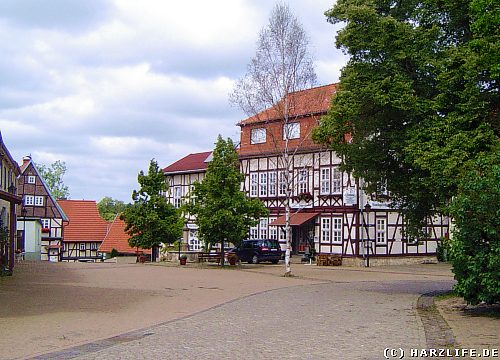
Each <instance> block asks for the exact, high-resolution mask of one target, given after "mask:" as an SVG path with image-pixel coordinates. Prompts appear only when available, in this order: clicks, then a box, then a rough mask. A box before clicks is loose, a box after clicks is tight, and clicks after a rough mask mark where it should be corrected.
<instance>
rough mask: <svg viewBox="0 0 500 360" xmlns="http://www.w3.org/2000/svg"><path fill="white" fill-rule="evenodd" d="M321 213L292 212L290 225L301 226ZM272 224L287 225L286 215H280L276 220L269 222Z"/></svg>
mask: <svg viewBox="0 0 500 360" xmlns="http://www.w3.org/2000/svg"><path fill="white" fill-rule="evenodd" d="M318 215H319V213H295V214H290V225H291V226H300V225H302V224H304V223H306V222H308V221H309V220H311V219H314V218H315V217H316V216H318ZM269 225H270V226H285V215H282V216H279V217H278V218H277V219H276V220H274V221H273V222H272V223H270V224H269Z"/></svg>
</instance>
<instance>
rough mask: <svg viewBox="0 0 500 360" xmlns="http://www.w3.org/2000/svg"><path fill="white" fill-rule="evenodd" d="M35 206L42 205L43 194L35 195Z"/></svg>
mask: <svg viewBox="0 0 500 360" xmlns="http://www.w3.org/2000/svg"><path fill="white" fill-rule="evenodd" d="M35 206H43V196H35Z"/></svg>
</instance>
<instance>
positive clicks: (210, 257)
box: [198, 253, 220, 263]
mask: <svg viewBox="0 0 500 360" xmlns="http://www.w3.org/2000/svg"><path fill="white" fill-rule="evenodd" d="M202 261H217V263H220V254H219V253H198V262H202Z"/></svg>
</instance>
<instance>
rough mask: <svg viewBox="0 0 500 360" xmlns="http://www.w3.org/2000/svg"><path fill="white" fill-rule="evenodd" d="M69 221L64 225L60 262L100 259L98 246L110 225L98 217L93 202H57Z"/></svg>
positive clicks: (95, 205)
mask: <svg viewBox="0 0 500 360" xmlns="http://www.w3.org/2000/svg"><path fill="white" fill-rule="evenodd" d="M57 202H58V204H59V206H60V207H61V208H62V210H63V211H64V213H65V214H66V216H67V217H68V219H69V222H68V223H67V224H65V225H64V238H63V242H62V255H61V260H62V261H89V260H91V261H95V260H100V259H102V255H101V254H99V246H101V243H102V242H103V240H104V238H105V237H106V234H107V233H108V229H109V226H110V223H108V222H107V221H105V220H104V219H103V218H101V216H100V215H99V211H98V209H97V203H96V202H95V200H57Z"/></svg>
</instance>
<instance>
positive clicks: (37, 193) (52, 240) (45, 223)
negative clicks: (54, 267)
mask: <svg viewBox="0 0 500 360" xmlns="http://www.w3.org/2000/svg"><path fill="white" fill-rule="evenodd" d="M20 168H21V174H20V175H19V177H18V178H17V192H18V194H19V195H20V196H22V197H23V203H22V206H20V207H18V211H17V229H18V231H17V248H18V249H24V251H25V258H26V259H27V260H48V261H59V260H60V256H61V248H62V238H63V223H64V222H67V221H68V217H67V216H66V214H65V213H64V211H63V210H62V209H61V207H60V206H59V204H58V203H57V201H56V199H54V197H53V196H52V194H51V192H50V190H49V188H48V186H47V184H46V183H45V181H44V180H43V178H42V177H41V176H40V174H39V172H38V170H37V168H36V166H35V164H34V162H33V161H32V159H31V156H26V157H24V159H23V164H22V165H21V167H20Z"/></svg>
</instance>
